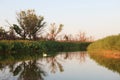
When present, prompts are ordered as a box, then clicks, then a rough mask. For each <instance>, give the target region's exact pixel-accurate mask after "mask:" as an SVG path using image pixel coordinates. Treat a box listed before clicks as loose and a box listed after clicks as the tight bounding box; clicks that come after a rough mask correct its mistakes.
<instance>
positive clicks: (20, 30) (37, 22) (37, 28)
mask: <svg viewBox="0 0 120 80" xmlns="http://www.w3.org/2000/svg"><path fill="white" fill-rule="evenodd" d="M43 20H44V18H43V16H38V15H37V14H36V13H35V10H26V11H20V12H19V13H17V21H18V24H19V25H17V24H13V27H14V30H15V32H16V33H17V34H18V35H19V36H21V37H22V38H23V39H26V38H29V39H34V40H35V39H36V38H37V36H38V33H40V32H42V30H43V28H44V27H45V24H46V22H44V21H43Z"/></svg>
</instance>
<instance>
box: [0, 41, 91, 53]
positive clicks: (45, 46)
mask: <svg viewBox="0 0 120 80" xmlns="http://www.w3.org/2000/svg"><path fill="white" fill-rule="evenodd" d="M89 44H90V43H89V42H84V43H75V42H73V43H72V42H56V41H29V40H15V41H13V40H12V41H9V40H3V41H0V53H1V54H2V53H4V54H8V53H11V52H12V53H14V52H15V53H18V52H25V51H27V52H39V53H41V52H59V51H77V50H81V51H84V50H86V48H87V46H88V45H89Z"/></svg>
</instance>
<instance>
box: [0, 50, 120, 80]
mask: <svg viewBox="0 0 120 80" xmlns="http://www.w3.org/2000/svg"><path fill="white" fill-rule="evenodd" d="M0 80H120V59H115V60H113V59H109V58H108V59H106V58H103V57H98V56H97V58H96V57H95V56H94V57H93V56H91V55H89V54H88V53H87V52H84V51H83V52H81V51H78V52H58V54H56V55H47V56H46V57H40V58H38V59H30V60H23V61H19V62H10V63H9V62H7V63H6V64H3V63H1V62H0Z"/></svg>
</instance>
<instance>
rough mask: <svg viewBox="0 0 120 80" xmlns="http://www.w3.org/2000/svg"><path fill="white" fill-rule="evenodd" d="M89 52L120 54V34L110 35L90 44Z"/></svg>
mask: <svg viewBox="0 0 120 80" xmlns="http://www.w3.org/2000/svg"><path fill="white" fill-rule="evenodd" d="M88 52H107V53H114V52H115V53H117V54H120V35H113V36H108V37H106V38H104V39H100V40H98V41H96V42H94V43H92V44H90V45H89V46H88Z"/></svg>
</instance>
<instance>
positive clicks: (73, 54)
mask: <svg viewBox="0 0 120 80" xmlns="http://www.w3.org/2000/svg"><path fill="white" fill-rule="evenodd" d="M86 56H87V54H86V52H84V51H83V52H70V53H69V52H65V53H64V54H61V55H60V57H63V59H64V60H66V59H68V60H72V59H75V60H77V61H79V62H80V63H82V62H83V63H84V62H85V60H86V59H85V58H86Z"/></svg>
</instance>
